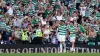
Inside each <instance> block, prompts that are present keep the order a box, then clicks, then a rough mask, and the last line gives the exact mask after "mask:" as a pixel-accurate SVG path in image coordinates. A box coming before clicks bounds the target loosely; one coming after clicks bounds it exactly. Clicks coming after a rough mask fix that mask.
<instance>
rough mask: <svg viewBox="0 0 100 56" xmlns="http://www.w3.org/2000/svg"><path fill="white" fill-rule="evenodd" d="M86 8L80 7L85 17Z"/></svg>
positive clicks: (81, 13)
mask: <svg viewBox="0 0 100 56" xmlns="http://www.w3.org/2000/svg"><path fill="white" fill-rule="evenodd" d="M85 11H86V7H80V15H82V16H85Z"/></svg>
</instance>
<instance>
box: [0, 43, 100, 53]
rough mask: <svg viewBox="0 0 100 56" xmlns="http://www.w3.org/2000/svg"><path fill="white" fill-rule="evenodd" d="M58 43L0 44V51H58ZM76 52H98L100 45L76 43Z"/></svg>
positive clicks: (68, 47) (68, 48) (67, 49)
mask: <svg viewBox="0 0 100 56" xmlns="http://www.w3.org/2000/svg"><path fill="white" fill-rule="evenodd" d="M70 48H71V45H67V47H66V51H67V52H66V53H69V51H70ZM59 51H60V50H59V45H52V44H48V45H46V44H45V45H31V44H28V45H24V44H16V45H0V53H59ZM75 51H76V53H100V46H88V45H80V44H79V45H76V47H75Z"/></svg>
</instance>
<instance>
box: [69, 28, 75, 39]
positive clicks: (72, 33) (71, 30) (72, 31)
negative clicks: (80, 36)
mask: <svg viewBox="0 0 100 56" xmlns="http://www.w3.org/2000/svg"><path fill="white" fill-rule="evenodd" d="M75 31H76V27H75V26H70V27H69V32H70V37H75V36H76V32H75Z"/></svg>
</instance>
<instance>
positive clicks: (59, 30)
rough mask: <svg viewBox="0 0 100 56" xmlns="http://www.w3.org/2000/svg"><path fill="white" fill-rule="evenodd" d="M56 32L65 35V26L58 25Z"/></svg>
mask: <svg viewBox="0 0 100 56" xmlns="http://www.w3.org/2000/svg"><path fill="white" fill-rule="evenodd" d="M58 34H59V35H66V34H67V26H66V25H60V26H58Z"/></svg>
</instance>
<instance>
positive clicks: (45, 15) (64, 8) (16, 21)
mask: <svg viewBox="0 0 100 56" xmlns="http://www.w3.org/2000/svg"><path fill="white" fill-rule="evenodd" d="M62 21H63V22H64V24H65V25H66V26H69V24H70V23H72V22H73V23H74V27H75V28H76V29H77V32H76V42H80V43H81V42H82V43H84V42H89V41H91V42H94V43H95V42H100V0H0V42H1V44H58V43H59V41H58V38H57V31H58V30H57V29H58V28H59V25H60V23H61V22H62ZM68 40H69V33H67V36H66V41H68Z"/></svg>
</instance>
